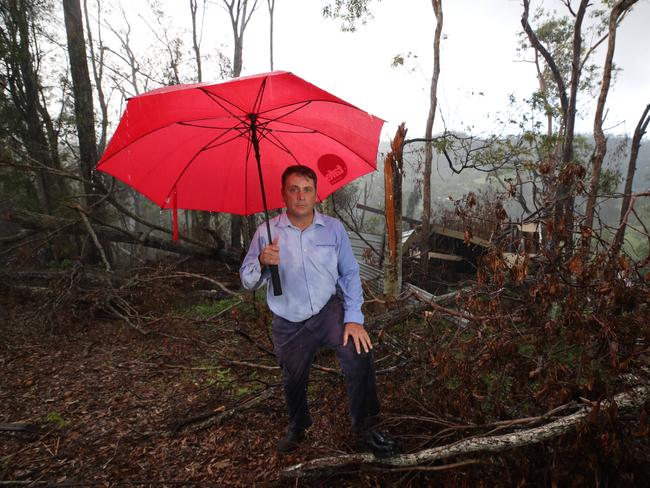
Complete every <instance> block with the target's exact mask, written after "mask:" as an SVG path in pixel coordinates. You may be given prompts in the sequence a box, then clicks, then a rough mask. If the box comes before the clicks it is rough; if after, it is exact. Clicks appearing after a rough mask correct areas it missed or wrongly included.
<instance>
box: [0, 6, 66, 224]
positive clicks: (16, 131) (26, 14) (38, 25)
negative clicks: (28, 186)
mask: <svg viewBox="0 0 650 488" xmlns="http://www.w3.org/2000/svg"><path fill="white" fill-rule="evenodd" d="M52 12H53V4H52V2H50V1H45V0H1V1H0V69H1V70H2V73H1V77H2V83H1V84H2V90H3V92H4V93H3V95H4V96H3V102H4V104H3V105H4V106H3V112H4V115H5V117H6V118H5V117H3V120H2V125H3V126H4V132H5V135H6V137H7V139H8V141H9V148H11V150H12V153H13V155H12V158H14V159H16V158H17V159H20V160H21V162H22V163H24V166H25V167H27V168H30V169H31V171H32V172H33V173H32V174H33V175H34V179H35V182H36V187H37V188H38V196H39V200H40V205H41V208H42V209H43V210H44V211H45V212H46V213H48V214H53V213H54V212H55V211H56V210H57V207H58V206H59V204H60V203H61V199H62V198H63V197H64V196H65V193H66V186H65V185H64V183H63V182H62V181H61V180H60V179H58V178H56V177H54V176H53V174H52V173H54V172H57V171H59V170H61V159H60V156H59V152H58V145H59V130H60V127H59V125H58V123H57V121H56V120H54V119H53V117H52V116H51V115H50V113H49V111H48V100H49V99H50V96H51V94H52V91H51V90H50V89H49V87H48V86H47V84H45V83H43V73H44V70H46V69H48V67H47V65H46V60H45V57H46V55H45V53H44V52H43V49H42V43H44V42H46V40H45V36H44V32H45V30H46V26H45V23H46V21H47V20H48V19H49V18H51V16H52ZM65 89H66V88H65V85H64V87H63V90H64V91H65ZM30 191H31V190H30Z"/></svg>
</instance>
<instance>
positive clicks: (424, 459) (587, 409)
mask: <svg viewBox="0 0 650 488" xmlns="http://www.w3.org/2000/svg"><path fill="white" fill-rule="evenodd" d="M648 400H650V387H649V386H647V385H641V386H637V387H635V388H633V389H632V390H630V391H629V392H625V393H620V394H618V395H616V396H615V397H614V398H613V399H612V401H611V402H610V401H604V402H602V403H601V404H600V409H601V410H603V409H606V408H609V407H610V406H612V405H614V404H616V406H617V407H618V409H619V410H623V409H632V408H638V407H640V406H641V405H643V404H644V403H645V402H647V401H648ZM593 408H597V407H591V406H584V407H582V408H581V409H580V410H578V411H577V412H575V413H573V414H571V415H567V416H566V417H562V418H559V419H557V420H554V421H553V422H550V423H548V424H546V425H542V426H539V427H535V428H532V429H526V430H521V431H517V432H512V433H510V434H503V435H498V436H488V437H472V438H469V439H462V440H460V441H458V442H454V443H452V444H447V445H444V446H438V447H433V448H430V449H424V450H422V451H419V452H415V453H412V454H402V455H399V456H394V457H390V458H386V459H379V458H376V457H375V456H374V455H373V454H370V453H364V454H346V455H343V456H331V457H326V458H319V459H313V460H311V461H307V462H304V463H299V464H296V465H294V466H290V467H288V468H287V469H285V470H284V471H282V477H284V478H295V477H304V476H313V475H316V474H319V473H322V472H323V471H325V472H331V471H332V470H336V469H338V468H341V467H344V466H349V465H351V464H366V463H375V464H383V465H389V466H398V467H407V466H420V465H422V464H425V463H432V462H434V461H439V460H442V459H448V458H451V457H462V456H466V455H469V454H472V455H475V454H484V453H497V452H502V451H506V450H509V449H514V448H518V447H523V446H528V445H532V444H538V443H540V442H544V441H547V440H550V439H553V438H556V437H559V436H561V435H564V434H566V433H568V432H570V431H572V430H573V429H575V428H576V427H577V426H578V425H579V424H580V423H581V422H582V421H583V420H585V419H586V418H587V417H588V416H589V415H590V413H591V412H592V410H593Z"/></svg>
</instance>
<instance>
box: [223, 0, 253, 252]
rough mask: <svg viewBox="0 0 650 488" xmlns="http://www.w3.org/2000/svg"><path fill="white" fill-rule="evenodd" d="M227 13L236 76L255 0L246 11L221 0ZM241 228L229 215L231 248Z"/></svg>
mask: <svg viewBox="0 0 650 488" xmlns="http://www.w3.org/2000/svg"><path fill="white" fill-rule="evenodd" d="M223 3H224V4H225V6H226V8H227V9H228V13H229V14H230V24H231V26H232V34H233V41H234V44H235V45H234V52H233V63H232V76H233V78H237V77H239V76H240V75H241V70H242V66H243V55H244V33H245V32H246V27H247V26H248V21H249V20H250V18H251V16H252V15H253V12H254V11H255V7H256V6H257V0H255V1H254V2H253V6H252V7H251V9H250V12H249V11H248V0H237V1H236V0H223ZM242 228H243V219H242V218H241V216H239V215H235V214H233V215H231V216H230V246H231V247H232V249H236V250H239V249H241V248H242V242H241V239H242Z"/></svg>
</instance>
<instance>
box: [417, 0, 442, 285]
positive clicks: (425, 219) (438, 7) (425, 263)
mask: <svg viewBox="0 0 650 488" xmlns="http://www.w3.org/2000/svg"><path fill="white" fill-rule="evenodd" d="M431 5H432V6H433V12H434V13H435V16H436V31H435V34H434V38H433V76H432V77H431V90H430V93H429V96H430V105H429V116H428V117H427V126H426V129H425V133H424V138H425V139H427V141H426V142H425V143H424V177H423V178H424V181H423V185H422V236H421V244H420V250H421V254H420V259H421V264H422V272H423V275H424V279H426V276H427V274H428V271H429V260H428V258H427V256H428V255H429V232H430V225H431V166H432V165H433V144H432V142H431V139H432V138H433V122H434V120H435V118H436V110H437V107H438V77H439V76H440V37H441V35H442V23H443V16H442V0H431Z"/></svg>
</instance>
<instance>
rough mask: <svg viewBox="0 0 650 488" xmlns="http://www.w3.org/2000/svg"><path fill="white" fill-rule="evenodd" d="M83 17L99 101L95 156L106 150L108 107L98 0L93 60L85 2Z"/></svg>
mask: <svg viewBox="0 0 650 488" xmlns="http://www.w3.org/2000/svg"><path fill="white" fill-rule="evenodd" d="M84 16H85V20H86V32H88V50H89V51H90V65H91V66H92V68H93V78H94V80H95V88H96V89H97V99H98V100H99V108H100V111H101V128H102V130H101V134H100V136H99V145H98V147H97V154H101V153H103V152H104V149H105V148H106V136H107V131H108V105H107V103H106V97H105V96H104V89H103V87H102V78H103V75H104V51H105V50H104V44H103V42H102V34H101V7H100V2H99V0H98V1H97V31H98V35H97V38H98V41H99V54H98V55H97V59H96V58H95V48H94V46H93V35H92V30H91V29H90V19H89V17H88V5H87V0H84Z"/></svg>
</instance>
